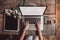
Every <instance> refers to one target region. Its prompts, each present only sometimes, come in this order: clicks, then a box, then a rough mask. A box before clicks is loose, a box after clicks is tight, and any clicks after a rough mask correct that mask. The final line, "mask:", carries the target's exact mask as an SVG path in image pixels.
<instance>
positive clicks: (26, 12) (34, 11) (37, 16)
mask: <svg viewBox="0 0 60 40" xmlns="http://www.w3.org/2000/svg"><path fill="white" fill-rule="evenodd" d="M45 9H46V7H20V10H21V13H22V16H23V18H22V21H23V22H24V21H29V22H30V25H29V28H28V30H36V27H35V22H36V20H39V21H40V23H41V24H40V29H41V30H43V13H44V11H45Z"/></svg>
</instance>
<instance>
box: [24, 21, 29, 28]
mask: <svg viewBox="0 0 60 40" xmlns="http://www.w3.org/2000/svg"><path fill="white" fill-rule="evenodd" d="M24 27H25V28H26V29H28V27H29V21H25V22H24Z"/></svg>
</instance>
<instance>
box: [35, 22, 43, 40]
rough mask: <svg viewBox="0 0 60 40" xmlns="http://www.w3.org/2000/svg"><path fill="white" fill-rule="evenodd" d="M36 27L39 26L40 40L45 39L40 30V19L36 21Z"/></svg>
mask: <svg viewBox="0 0 60 40" xmlns="http://www.w3.org/2000/svg"><path fill="white" fill-rule="evenodd" d="M36 28H37V32H38V37H39V40H43V36H42V33H41V30H40V21H36Z"/></svg>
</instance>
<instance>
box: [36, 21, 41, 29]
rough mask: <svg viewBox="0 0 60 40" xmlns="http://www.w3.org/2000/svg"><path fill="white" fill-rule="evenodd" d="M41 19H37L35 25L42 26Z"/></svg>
mask: <svg viewBox="0 0 60 40" xmlns="http://www.w3.org/2000/svg"><path fill="white" fill-rule="evenodd" d="M40 24H41V23H40V21H39V20H36V23H35V26H36V28H40Z"/></svg>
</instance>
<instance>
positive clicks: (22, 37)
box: [20, 21, 29, 40]
mask: <svg viewBox="0 0 60 40" xmlns="http://www.w3.org/2000/svg"><path fill="white" fill-rule="evenodd" d="M28 27H29V22H28V21H26V23H24V29H23V31H22V34H21V36H20V40H23V39H24V36H25V33H26V30H27V28H28Z"/></svg>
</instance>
